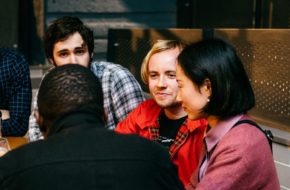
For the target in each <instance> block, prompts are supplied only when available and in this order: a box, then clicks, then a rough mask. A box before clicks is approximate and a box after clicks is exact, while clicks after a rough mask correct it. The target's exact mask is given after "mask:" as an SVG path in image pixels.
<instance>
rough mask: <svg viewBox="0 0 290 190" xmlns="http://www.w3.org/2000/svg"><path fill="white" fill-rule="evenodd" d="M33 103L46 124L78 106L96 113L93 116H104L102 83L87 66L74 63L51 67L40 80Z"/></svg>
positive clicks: (102, 117)
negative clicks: (35, 102) (36, 98)
mask: <svg viewBox="0 0 290 190" xmlns="http://www.w3.org/2000/svg"><path fill="white" fill-rule="evenodd" d="M37 104H38V109H39V114H40V115H41V116H42V117H43V119H44V120H45V121H46V122H48V123H49V124H51V123H52V122H53V121H55V120H56V119H57V118H58V117H61V116H62V115H64V114H67V113H69V112H72V111H77V110H79V109H86V110H90V111H93V112H96V117H99V119H100V120H101V121H103V119H104V108H103V92H102V86H101V84H100V82H99V80H98V78H97V77H96V76H95V75H94V74H93V72H92V71H91V70H90V69H88V68H86V67H84V66H81V65H78V64H67V65H63V66H59V67H55V68H54V69H53V70H51V71H50V72H49V73H48V74H47V75H46V76H45V77H44V79H43V80H42V82H41V86H40V88H39V92H38V100H37Z"/></svg>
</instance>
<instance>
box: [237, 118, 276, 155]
mask: <svg viewBox="0 0 290 190" xmlns="http://www.w3.org/2000/svg"><path fill="white" fill-rule="evenodd" d="M243 123H248V124H250V125H252V126H255V127H256V128H257V129H259V130H260V131H261V132H263V133H264V135H265V136H266V138H267V140H268V143H269V145H270V148H271V151H272V141H273V138H274V137H273V134H272V132H271V131H270V130H266V129H262V128H261V127H260V126H259V125H258V124H257V123H255V122H254V121H252V120H247V119H245V120H240V121H238V122H237V123H236V124H234V126H233V127H232V128H234V127H236V126H238V125H240V124H243Z"/></svg>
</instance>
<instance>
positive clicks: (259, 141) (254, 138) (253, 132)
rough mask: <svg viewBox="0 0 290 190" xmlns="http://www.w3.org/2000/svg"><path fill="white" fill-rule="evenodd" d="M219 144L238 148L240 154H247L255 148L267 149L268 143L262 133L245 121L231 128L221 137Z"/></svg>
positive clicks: (253, 152) (254, 150) (253, 151)
mask: <svg viewBox="0 0 290 190" xmlns="http://www.w3.org/2000/svg"><path fill="white" fill-rule="evenodd" d="M219 144H220V145H222V146H225V147H228V148H232V149H233V150H238V152H240V153H241V154H244V153H245V154H247V155H248V156H251V155H252V154H255V153H256V149H257V148H259V150H260V151H264V150H266V149H269V144H268V141H267V139H266V136H265V135H264V133H263V132H261V131H260V130H259V129H257V128H256V127H254V126H252V125H250V124H247V123H243V124H240V125H239V126H235V127H234V128H232V129H231V130H230V131H229V132H228V133H227V134H226V135H225V136H224V137H223V138H222V139H221V141H220V143H219ZM269 150H270V149H269Z"/></svg>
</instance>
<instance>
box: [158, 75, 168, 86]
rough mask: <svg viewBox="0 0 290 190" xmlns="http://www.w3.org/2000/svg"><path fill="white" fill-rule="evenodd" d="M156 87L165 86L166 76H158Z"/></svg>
mask: <svg viewBox="0 0 290 190" xmlns="http://www.w3.org/2000/svg"><path fill="white" fill-rule="evenodd" d="M157 86H158V87H165V86H166V78H165V77H164V76H160V77H159V79H158V83H157Z"/></svg>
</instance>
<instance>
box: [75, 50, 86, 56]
mask: <svg viewBox="0 0 290 190" xmlns="http://www.w3.org/2000/svg"><path fill="white" fill-rule="evenodd" d="M85 53H86V51H85V50H84V49H78V50H76V51H75V54H76V55H83V54H85Z"/></svg>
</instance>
